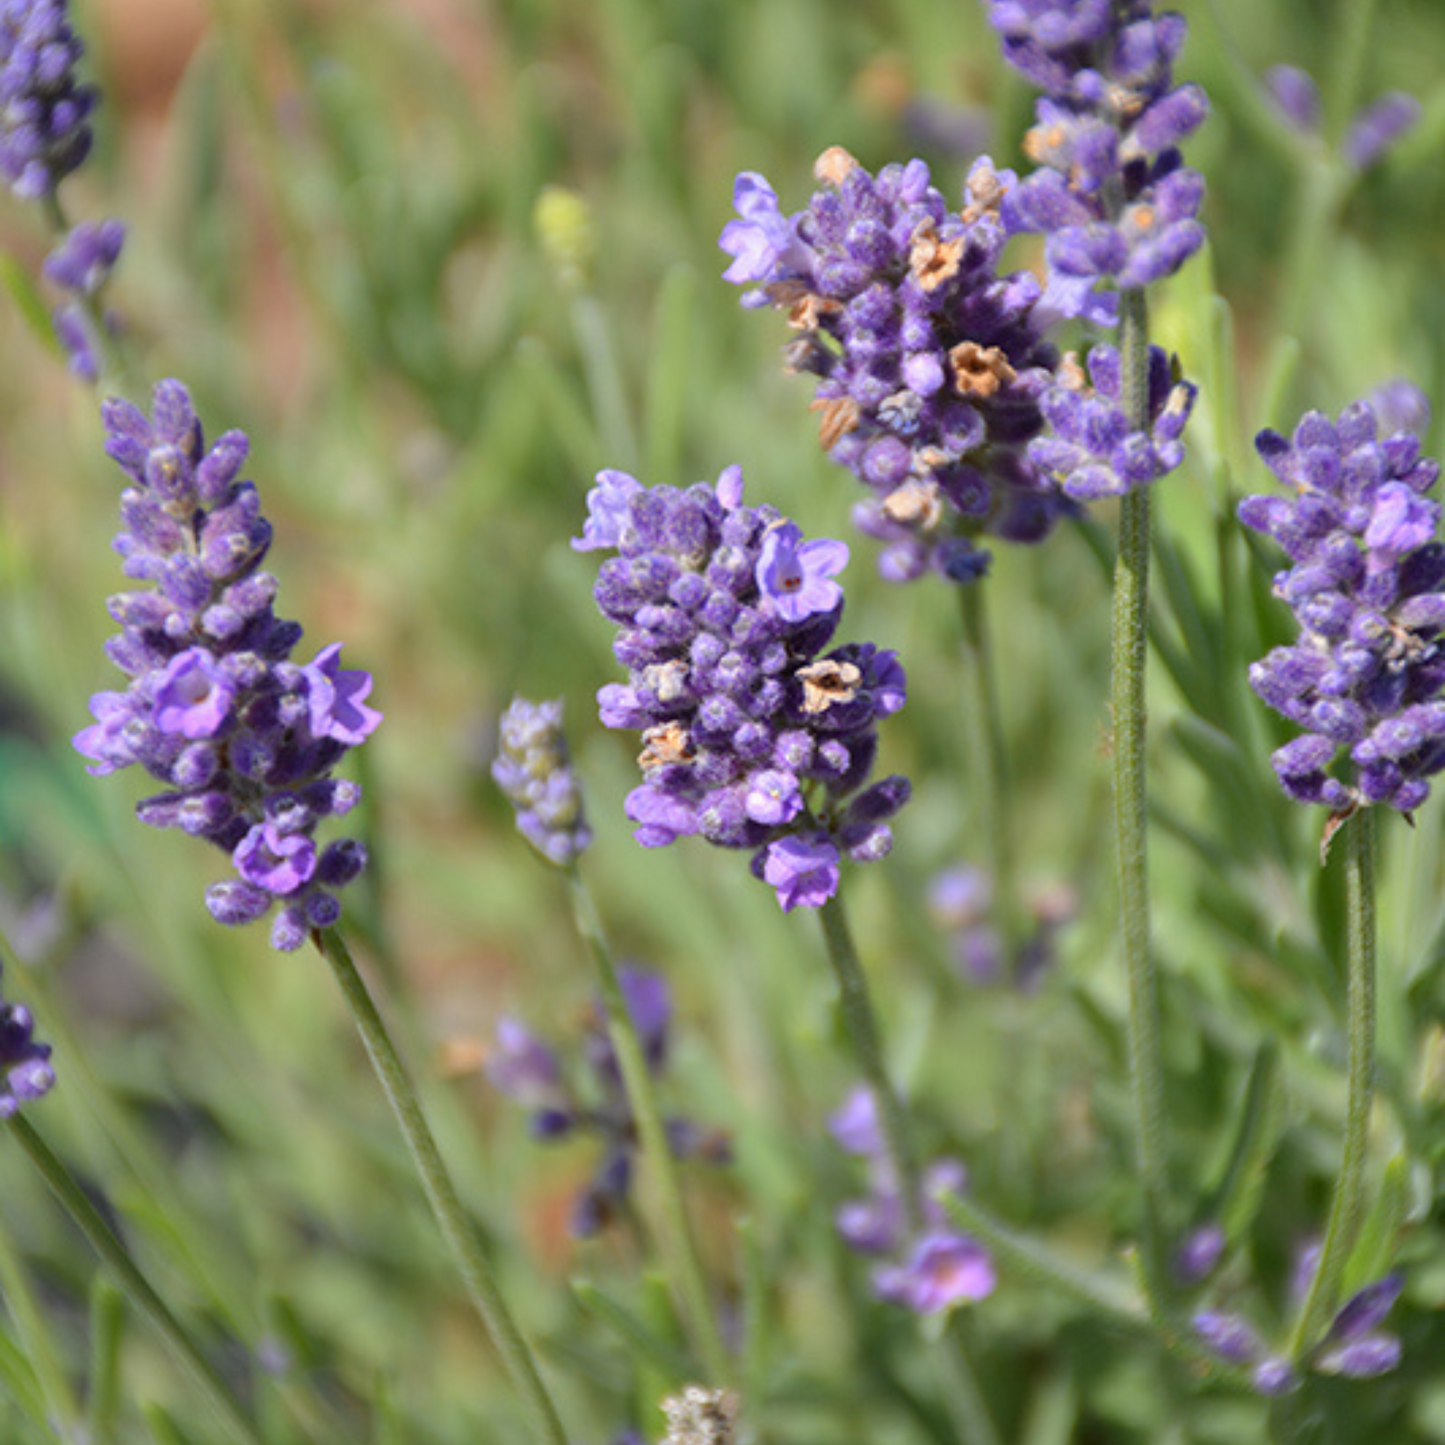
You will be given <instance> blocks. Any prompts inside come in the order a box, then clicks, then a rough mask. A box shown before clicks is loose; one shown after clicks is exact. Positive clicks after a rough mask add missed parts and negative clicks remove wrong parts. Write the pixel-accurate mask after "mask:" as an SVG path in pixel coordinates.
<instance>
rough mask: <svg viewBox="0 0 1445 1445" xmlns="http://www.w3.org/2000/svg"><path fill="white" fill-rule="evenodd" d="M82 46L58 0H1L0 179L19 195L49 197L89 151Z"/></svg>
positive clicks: (91, 94) (90, 92)
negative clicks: (79, 73) (78, 73)
mask: <svg viewBox="0 0 1445 1445" xmlns="http://www.w3.org/2000/svg"><path fill="white" fill-rule="evenodd" d="M84 48H85V47H84V46H83V45H82V44H81V43H80V41H79V39H77V38H76V35H75V32H74V31H73V30H72V29H71V28H70V20H69V15H68V13H67V7H66V5H65V3H64V0H0V176H3V177H4V179H5V181H6V183H7V184H8V185H9V187H10V189H11V190H12V191H13V192H14V193H15V194H16V195H17V196H19V197H20V198H21V199H22V200H27V201H38V200H40V199H42V198H43V197H45V196H47V195H51V194H53V193H54V191H55V188H56V187H57V186H58V185H59V184H60V182H61V181H62V180H64V179H65V177H66V176H68V175H69V174H70V173H71V171H73V170H75V169H76V168H77V167H78V166H79V165H80V164H81V163H82V162H83V161H84V160H85V158H86V156H87V155H88V154H89V153H90V145H91V133H90V125H89V123H88V122H89V119H90V115H91V112H92V111H93V110H94V109H95V105H96V101H97V99H98V96H97V94H96V92H95V90H94V89H93V88H92V87H90V86H83V85H79V84H77V82H76V79H75V67H76V64H77V62H78V61H79V60H80V57H81V55H82V53H83V52H84Z"/></svg>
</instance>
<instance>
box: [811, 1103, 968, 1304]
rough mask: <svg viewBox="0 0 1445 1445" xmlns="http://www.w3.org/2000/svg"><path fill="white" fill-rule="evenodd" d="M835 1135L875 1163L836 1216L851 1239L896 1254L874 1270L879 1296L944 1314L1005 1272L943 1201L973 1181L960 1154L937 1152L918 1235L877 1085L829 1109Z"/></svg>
mask: <svg viewBox="0 0 1445 1445" xmlns="http://www.w3.org/2000/svg"><path fill="white" fill-rule="evenodd" d="M828 1128H829V1131H830V1132H831V1133H832V1135H833V1138H834V1139H835V1140H836V1141H837V1142H838V1144H839V1145H840V1146H841V1147H842V1148H843V1149H845V1150H846V1151H847V1152H848V1153H849V1154H853V1155H855V1156H858V1157H861V1158H862V1159H864V1160H865V1161H866V1163H867V1166H868V1193H867V1194H866V1195H865V1196H864V1197H863V1198H861V1199H852V1200H848V1201H847V1202H846V1203H844V1204H843V1205H841V1206H840V1207H839V1209H838V1211H837V1213H836V1214H835V1216H834V1224H835V1225H836V1226H837V1230H838V1233H839V1235H840V1236H841V1237H842V1240H843V1243H844V1244H846V1245H847V1246H848V1248H849V1249H851V1250H854V1251H855V1252H857V1253H858V1254H866V1255H889V1256H892V1257H893V1260H894V1262H893V1263H890V1264H886V1265H883V1266H882V1267H880V1268H879V1269H877V1270H875V1271H874V1274H873V1289H874V1292H875V1293H876V1294H877V1295H878V1297H879V1299H882V1300H887V1301H889V1302H890V1303H892V1304H898V1305H902V1306H903V1307H904V1308H905V1309H908V1310H911V1311H913V1313H915V1314H938V1313H940V1312H941V1311H943V1310H946V1309H951V1308H952V1307H953V1306H955V1305H957V1304H961V1303H964V1302H966V1301H970V1300H978V1299H983V1298H984V1297H985V1296H986V1295H989V1294H991V1293H992V1292H993V1289H994V1286H995V1284H996V1283H997V1274H996V1271H995V1269H994V1264H993V1260H992V1258H991V1257H990V1256H989V1254H988V1251H987V1250H986V1249H984V1247H983V1246H982V1245H981V1244H979V1243H978V1241H977V1240H975V1239H972V1238H970V1237H969V1236H968V1235H965V1234H960V1233H959V1232H958V1230H956V1229H955V1228H953V1226H952V1225H951V1224H950V1223H949V1222H948V1216H947V1214H946V1212H945V1210H944V1208H943V1206H942V1205H941V1204H940V1203H939V1198H940V1196H942V1195H945V1194H961V1193H962V1192H963V1191H964V1190H965V1189H966V1188H967V1187H968V1171H967V1170H966V1169H965V1168H964V1166H963V1165H962V1164H961V1163H960V1162H959V1161H958V1160H957V1159H947V1158H943V1159H935V1160H934V1161H933V1162H932V1163H931V1164H929V1166H928V1167H927V1168H926V1169H925V1170H924V1173H923V1180H922V1186H921V1190H920V1192H921V1194H922V1200H921V1205H922V1215H923V1220H922V1225H923V1227H922V1229H921V1231H920V1232H918V1233H917V1235H916V1236H910V1233H909V1230H908V1228H907V1218H906V1214H905V1210H904V1205H903V1197H902V1194H901V1192H900V1190H899V1184H898V1180H897V1178H896V1176H895V1174H894V1171H893V1167H892V1163H891V1161H890V1160H889V1157H888V1151H887V1149H886V1147H885V1146H884V1141H883V1135H882V1131H881V1129H880V1127H879V1121H878V1106H877V1102H876V1101H875V1099H874V1097H873V1094H872V1092H871V1091H870V1090H869V1089H867V1088H864V1087H862V1086H860V1087H858V1088H856V1089H854V1090H853V1092H852V1093H850V1094H849V1095H848V1097H847V1098H846V1099H845V1100H844V1101H843V1104H842V1105H841V1106H840V1107H839V1108H838V1109H837V1110H836V1111H835V1112H834V1113H833V1114H832V1115H831V1116H830V1117H829V1119H828Z"/></svg>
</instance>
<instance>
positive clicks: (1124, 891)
mask: <svg viewBox="0 0 1445 1445" xmlns="http://www.w3.org/2000/svg"><path fill="white" fill-rule="evenodd" d="M1119 330H1120V352H1121V363H1120V364H1121V368H1122V373H1123V375H1122V381H1123V402H1124V410H1125V415H1126V416H1127V417H1128V419H1129V426H1130V429H1131V430H1135V431H1146V432H1147V431H1148V429H1149V310H1148V303H1147V301H1146V299H1145V295H1144V293H1143V291H1139V290H1132V291H1124V292H1121V293H1120V296H1119ZM1148 625H1149V491H1148V488H1147V487H1136V488H1135V489H1133V490H1132V491H1130V492H1128V493H1127V494H1126V495H1125V497H1124V499H1123V501H1122V502H1121V504H1120V510H1119V547H1118V552H1117V555H1116V558H1115V563H1114V617H1113V679H1112V690H1113V696H1112V703H1113V715H1114V759H1113V762H1114V830H1115V841H1116V846H1117V850H1118V874H1119V912H1120V934H1121V938H1122V942H1123V948H1124V967H1125V972H1126V975H1127V978H1128V986H1129V1084H1130V1093H1131V1096H1132V1101H1133V1113H1134V1149H1135V1158H1136V1163H1137V1166H1138V1169H1139V1177H1140V1183H1141V1185H1142V1188H1143V1195H1144V1240H1143V1256H1144V1265H1145V1278H1146V1279H1147V1280H1148V1283H1149V1288H1150V1290H1151V1292H1152V1294H1153V1297H1154V1300H1155V1302H1156V1303H1157V1302H1158V1301H1160V1300H1163V1299H1165V1298H1167V1296H1168V1293H1169V1270H1168V1262H1167V1259H1166V1251H1167V1220H1168V1213H1169V1210H1168V1200H1169V1185H1168V1169H1167V1162H1166V1161H1167V1149H1168V1145H1167V1141H1166V1137H1165V1128H1164V1066H1163V1061H1162V1058H1161V1054H1160V1044H1159V981H1158V978H1157V977H1156V974H1155V970H1154V960H1153V957H1152V955H1151V953H1150V947H1149V860H1148V839H1147V826H1146V817H1147V807H1148V789H1147V780H1146V768H1145V745H1146V738H1147V731H1148V717H1147V710H1146V696H1145V684H1146V676H1147V664H1148V648H1149V635H1148Z"/></svg>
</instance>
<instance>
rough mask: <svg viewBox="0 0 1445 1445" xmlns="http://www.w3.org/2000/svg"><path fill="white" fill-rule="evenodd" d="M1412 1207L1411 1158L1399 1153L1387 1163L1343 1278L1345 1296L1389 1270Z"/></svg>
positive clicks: (1342, 1289) (1342, 1286)
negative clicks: (1377, 1192) (1401, 1231)
mask: <svg viewBox="0 0 1445 1445" xmlns="http://www.w3.org/2000/svg"><path fill="white" fill-rule="evenodd" d="M1409 1209H1410V1161H1409V1159H1408V1158H1407V1157H1406V1156H1405V1155H1404V1154H1396V1155H1395V1157H1394V1158H1393V1159H1391V1160H1390V1162H1389V1163H1388V1164H1387V1165H1386V1166H1385V1177H1384V1179H1383V1180H1382V1181H1381V1183H1380V1192H1379V1194H1378V1195H1376V1196H1375V1202H1374V1205H1373V1206H1372V1207H1371V1209H1370V1212H1369V1213H1368V1214H1367V1215H1366V1216H1365V1221H1364V1223H1363V1224H1362V1225H1361V1226H1360V1233H1359V1236H1358V1237H1357V1238H1356V1240H1355V1247H1354V1249H1353V1250H1351V1252H1350V1261H1349V1263H1348V1264H1347V1265H1346V1266H1345V1273H1344V1277H1343V1279H1342V1280H1341V1281H1340V1284H1341V1293H1342V1295H1343V1296H1345V1297H1348V1296H1349V1295H1352V1294H1353V1293H1354V1292H1355V1291H1356V1290H1357V1289H1362V1288H1363V1287H1364V1286H1365V1285H1367V1284H1370V1283H1372V1282H1373V1281H1374V1280H1377V1279H1379V1278H1380V1277H1381V1276H1382V1275H1384V1274H1386V1273H1388V1272H1389V1269H1390V1266H1391V1265H1392V1264H1393V1263H1394V1262H1395V1252H1396V1249H1397V1247H1398V1243H1399V1239H1400V1230H1401V1229H1402V1228H1403V1226H1404V1223H1405V1217H1406V1215H1407V1214H1408V1213H1409Z"/></svg>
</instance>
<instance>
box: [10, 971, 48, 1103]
mask: <svg viewBox="0 0 1445 1445" xmlns="http://www.w3.org/2000/svg"><path fill="white" fill-rule="evenodd" d="M54 1082H55V1071H54V1069H52V1068H51V1066H50V1045H49V1044H42V1043H41V1042H39V1040H37V1039H36V1037H35V1020H34V1019H33V1018H32V1017H31V1015H30V1010H29V1009H28V1008H26V1007H25V1006H24V1005H23V1004H12V1003H6V1002H5V1000H4V998H3V997H0V1120H3V1119H8V1118H10V1116H11V1115H12V1114H15V1113H18V1112H19V1110H20V1109H21V1108H23V1107H24V1106H25V1105H26V1104H31V1103H34V1101H35V1100H36V1099H38V1098H40V1097H41V1095H43V1094H45V1093H48V1092H49V1090H50V1086H51V1085H52V1084H54Z"/></svg>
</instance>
